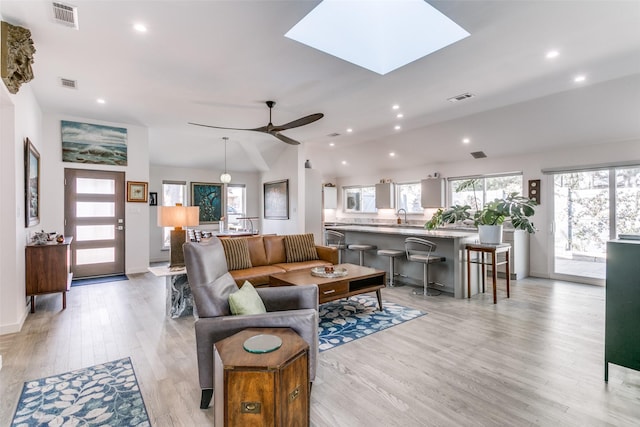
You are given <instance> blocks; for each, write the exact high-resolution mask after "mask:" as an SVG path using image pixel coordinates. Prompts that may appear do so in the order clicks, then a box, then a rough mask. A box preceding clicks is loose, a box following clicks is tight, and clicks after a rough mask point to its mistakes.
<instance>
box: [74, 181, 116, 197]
mask: <svg viewBox="0 0 640 427" xmlns="http://www.w3.org/2000/svg"><path fill="white" fill-rule="evenodd" d="M115 192H116V182H115V181H114V180H113V179H93V178H76V193H77V194H115Z"/></svg>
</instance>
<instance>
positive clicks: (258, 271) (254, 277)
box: [229, 265, 285, 286]
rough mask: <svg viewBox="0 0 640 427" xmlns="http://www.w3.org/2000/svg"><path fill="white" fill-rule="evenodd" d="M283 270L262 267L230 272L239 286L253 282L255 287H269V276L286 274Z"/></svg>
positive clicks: (267, 266) (270, 266)
mask: <svg viewBox="0 0 640 427" xmlns="http://www.w3.org/2000/svg"><path fill="white" fill-rule="evenodd" d="M284 272H285V270H284V269H283V268H280V267H277V266H275V265H261V266H259V267H252V268H244V269H242V270H233V271H230V272H229V273H231V276H232V277H233V279H234V280H235V281H236V283H237V284H238V286H241V285H242V284H243V283H244V281H245V280H248V281H250V282H251V284H252V285H253V286H260V285H268V284H269V276H271V275H272V274H276V273H284Z"/></svg>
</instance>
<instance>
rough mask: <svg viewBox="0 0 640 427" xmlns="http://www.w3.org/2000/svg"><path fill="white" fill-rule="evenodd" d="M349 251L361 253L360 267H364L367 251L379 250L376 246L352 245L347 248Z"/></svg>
mask: <svg viewBox="0 0 640 427" xmlns="http://www.w3.org/2000/svg"><path fill="white" fill-rule="evenodd" d="M347 248H349V250H352V251H358V252H360V254H359V255H360V265H364V253H365V251H372V250H374V249H378V247H377V246H376V245H361V244H352V245H349V246H347Z"/></svg>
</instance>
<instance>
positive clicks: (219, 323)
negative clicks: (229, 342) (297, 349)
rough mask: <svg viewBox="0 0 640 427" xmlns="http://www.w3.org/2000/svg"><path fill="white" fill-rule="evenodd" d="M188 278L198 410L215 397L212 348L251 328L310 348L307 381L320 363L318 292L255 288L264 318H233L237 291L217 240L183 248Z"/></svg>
mask: <svg viewBox="0 0 640 427" xmlns="http://www.w3.org/2000/svg"><path fill="white" fill-rule="evenodd" d="M183 248H184V260H185V264H186V267H187V277H188V279H189V285H190V286H191V291H192V293H193V301H194V303H195V305H196V309H197V311H198V316H199V318H198V319H197V320H196V322H195V328H196V346H197V352H198V375H199V377H200V388H201V389H202V398H201V401H200V408H201V409H206V408H208V407H209V403H210V402H211V397H212V396H213V384H214V379H213V376H214V374H215V373H214V371H213V344H214V343H216V342H218V341H220V340H222V339H224V338H226V337H229V336H231V335H234V334H235V333H237V332H240V331H242V330H243V329H247V328H278V327H281V328H291V329H293V330H294V331H296V333H297V334H298V335H300V336H301V337H302V338H303V339H304V340H305V341H306V342H307V343H309V380H310V381H313V380H314V378H315V375H316V366H317V360H318V287H317V286H291V287H287V286H283V287H274V288H256V290H257V291H258V294H259V295H260V297H261V298H262V301H263V302H264V305H265V307H266V309H267V313H265V314H257V315H250V316H233V315H231V310H230V308H229V294H230V293H232V292H235V291H237V290H238V287H237V286H236V283H235V281H234V280H233V278H232V277H231V275H230V274H229V272H228V271H227V261H226V259H225V256H224V250H223V248H222V244H221V243H220V240H219V239H218V238H217V237H212V238H211V239H210V240H208V241H206V242H205V241H203V242H201V243H195V242H187V243H185V244H184V246H183Z"/></svg>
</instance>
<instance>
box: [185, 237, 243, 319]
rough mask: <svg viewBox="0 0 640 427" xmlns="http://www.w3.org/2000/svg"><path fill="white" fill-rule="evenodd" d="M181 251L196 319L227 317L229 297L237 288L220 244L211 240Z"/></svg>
mask: <svg viewBox="0 0 640 427" xmlns="http://www.w3.org/2000/svg"><path fill="white" fill-rule="evenodd" d="M183 249H184V252H185V257H184V258H185V264H186V266H187V278H188V280H189V285H190V286H191V292H192V293H193V300H194V302H195V304H196V309H197V310H198V316H200V317H217V316H229V315H230V314H231V309H230V307H229V295H230V294H231V293H232V292H235V291H237V290H238V286H237V285H236V282H235V280H234V279H233V277H231V274H229V272H228V271H227V262H226V260H225V255H224V250H223V249H222V243H220V240H219V239H218V238H216V237H212V238H211V239H210V240H208V241H207V242H201V243H192V242H187V243H185V244H184V245H183ZM187 254H189V255H187Z"/></svg>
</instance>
